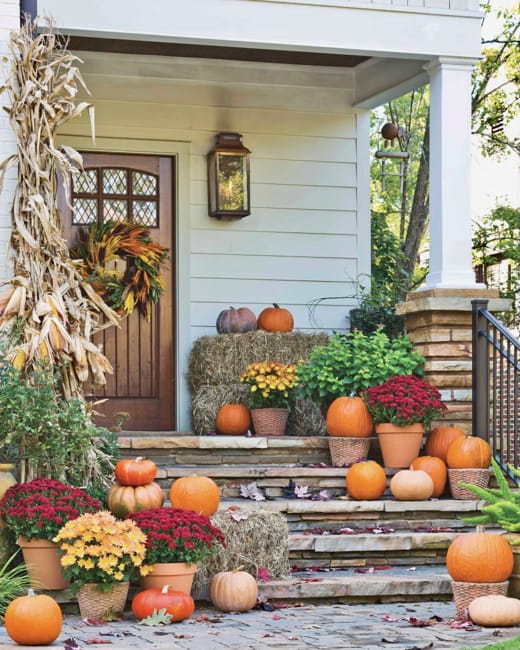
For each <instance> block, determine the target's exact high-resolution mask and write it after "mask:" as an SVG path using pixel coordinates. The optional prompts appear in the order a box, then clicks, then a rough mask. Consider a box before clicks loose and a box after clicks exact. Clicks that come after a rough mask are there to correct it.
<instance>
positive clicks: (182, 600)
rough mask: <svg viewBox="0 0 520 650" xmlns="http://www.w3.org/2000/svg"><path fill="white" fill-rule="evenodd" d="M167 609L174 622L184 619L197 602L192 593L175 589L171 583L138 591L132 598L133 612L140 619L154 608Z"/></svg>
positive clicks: (189, 614) (149, 614) (149, 613)
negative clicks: (194, 600)
mask: <svg viewBox="0 0 520 650" xmlns="http://www.w3.org/2000/svg"><path fill="white" fill-rule="evenodd" d="M161 609H165V610H166V613H167V614H169V615H170V616H171V618H172V623H176V622H177V621H184V619H186V618H189V617H190V616H191V615H192V614H193V612H194V611H195V603H194V602H193V598H192V597H191V596H190V594H188V593H186V592H184V591H175V590H174V589H173V588H172V587H170V585H165V586H164V587H162V588H161V589H158V588H153V587H152V588H151V589H144V590H143V591H140V592H139V593H137V594H136V595H135V596H134V598H133V600H132V613H133V615H134V616H135V617H136V619H137V620H138V621H141V620H142V619H143V618H147V617H148V616H151V615H152V614H153V612H154V610H157V611H158V612H159V611H161Z"/></svg>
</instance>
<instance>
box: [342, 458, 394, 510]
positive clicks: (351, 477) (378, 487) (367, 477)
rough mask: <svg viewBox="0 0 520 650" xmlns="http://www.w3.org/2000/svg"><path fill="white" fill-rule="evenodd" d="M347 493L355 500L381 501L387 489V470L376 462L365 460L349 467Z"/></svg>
mask: <svg viewBox="0 0 520 650" xmlns="http://www.w3.org/2000/svg"><path fill="white" fill-rule="evenodd" d="M346 486H347V492H348V493H349V495H350V496H351V497H352V498H353V499H361V500H368V501H370V500H372V499H379V497H381V496H382V495H383V494H384V491H385V489H386V474H385V470H384V469H383V468H382V467H381V465H379V463H376V461H375V460H364V461H362V462H360V463H354V464H353V465H352V467H349V469H348V471H347V478H346Z"/></svg>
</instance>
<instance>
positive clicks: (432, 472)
mask: <svg viewBox="0 0 520 650" xmlns="http://www.w3.org/2000/svg"><path fill="white" fill-rule="evenodd" d="M411 468H412V469H415V470H418V469H422V471H423V472H426V473H427V474H428V475H429V476H430V477H431V479H432V481H433V492H432V497H440V496H441V494H442V493H443V492H444V488H445V487H446V479H447V477H448V470H447V469H446V463H445V462H444V461H443V460H442V459H441V458H437V457H436V456H419V457H418V458H416V459H415V460H413V461H412V464H411Z"/></svg>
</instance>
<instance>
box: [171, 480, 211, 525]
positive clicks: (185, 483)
mask: <svg viewBox="0 0 520 650" xmlns="http://www.w3.org/2000/svg"><path fill="white" fill-rule="evenodd" d="M170 501H171V504H172V506H174V507H175V508H184V509H185V510H193V511H194V512H197V513H198V514H199V515H206V516H207V517H210V516H211V515H214V514H215V513H216V512H217V510H218V506H219V503H220V491H219V489H218V485H217V484H216V483H215V481H213V480H212V479H210V478H209V477H207V476H183V477H182V478H178V479H177V480H176V481H174V483H173V484H172V486H171V488H170Z"/></svg>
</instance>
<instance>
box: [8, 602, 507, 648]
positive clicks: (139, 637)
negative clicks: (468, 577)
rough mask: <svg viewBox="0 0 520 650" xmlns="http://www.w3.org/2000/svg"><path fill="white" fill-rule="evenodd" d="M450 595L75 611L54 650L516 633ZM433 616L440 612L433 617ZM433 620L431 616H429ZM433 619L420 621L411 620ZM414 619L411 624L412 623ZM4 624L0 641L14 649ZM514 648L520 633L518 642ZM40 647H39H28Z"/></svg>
mask: <svg viewBox="0 0 520 650" xmlns="http://www.w3.org/2000/svg"><path fill="white" fill-rule="evenodd" d="M454 615H455V607H454V605H453V603H452V602H423V603H394V604H389V603H384V604H380V605H374V604H366V605H340V604H332V605H316V606H313V605H308V604H305V605H302V606H301V607H288V608H282V609H274V610H273V611H265V610H253V611H251V612H247V613H244V614H224V613H222V612H217V611H216V610H214V609H211V608H207V607H202V606H197V608H196V610H195V613H194V614H193V616H192V618H191V619H188V620H186V621H183V622H181V623H174V624H172V625H168V626H161V627H149V626H144V625H139V624H137V623H136V621H135V620H134V619H133V618H132V616H131V614H128V615H127V620H125V621H119V622H115V623H108V624H104V625H100V626H98V625H88V624H86V623H85V622H84V621H82V619H81V618H79V617H78V616H66V617H65V620H64V626H63V630H62V633H61V635H60V636H59V638H58V640H57V641H55V642H54V643H53V644H52V645H51V646H45V647H46V648H53V649H54V650H78V649H80V648H81V649H86V648H105V647H106V648H113V649H114V650H133V649H134V648H139V650H143V649H147V648H150V649H152V648H157V649H161V650H162V649H164V650H188V649H189V650H213V649H214V650H249V649H251V650H259V649H260V650H261V649H263V648H265V649H266V650H270V649H272V650H281V649H284V648H287V649H294V650H310V649H313V650H318V649H320V648H323V649H324V650H325V649H326V650H340V649H342V650H343V649H347V650H348V649H356V648H364V649H365V650H381V649H385V648H388V649H392V650H441V649H444V650H456V649H459V648H471V649H473V648H482V647H484V646H486V645H489V644H492V643H497V642H499V641H504V640H506V639H510V638H514V637H516V636H519V635H520V627H516V628H501V629H495V628H478V627H475V626H471V625H468V624H466V626H465V627H464V626H463V627H461V623H460V622H458V623H456V624H457V625H458V627H452V625H453V624H454V621H453V616H454ZM432 617H438V618H439V619H442V620H438V619H437V618H432ZM430 619H431V620H430ZM428 622H430V623H434V624H431V625H424V626H422V627H421V626H418V625H417V624H425V623H428ZM414 623H416V624H415V625H414ZM20 647H21V646H18V645H16V644H14V643H13V642H11V641H10V639H9V637H8V636H7V633H6V631H5V627H0V648H1V649H2V650H18V649H19V648H20ZM518 647H519V648H520V636H519V641H518ZM32 648H33V649H36V650H37V649H38V648H40V646H32Z"/></svg>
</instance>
